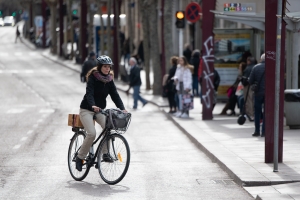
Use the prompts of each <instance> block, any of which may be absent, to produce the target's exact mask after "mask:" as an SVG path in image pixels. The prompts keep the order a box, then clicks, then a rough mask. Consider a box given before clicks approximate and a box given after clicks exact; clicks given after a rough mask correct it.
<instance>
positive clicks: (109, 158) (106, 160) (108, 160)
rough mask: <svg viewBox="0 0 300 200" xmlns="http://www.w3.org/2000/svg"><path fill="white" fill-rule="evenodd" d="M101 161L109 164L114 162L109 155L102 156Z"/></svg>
mask: <svg viewBox="0 0 300 200" xmlns="http://www.w3.org/2000/svg"><path fill="white" fill-rule="evenodd" d="M102 159H103V161H104V162H110V163H112V162H114V161H113V159H112V158H111V156H110V155H109V153H105V154H103V155H102Z"/></svg>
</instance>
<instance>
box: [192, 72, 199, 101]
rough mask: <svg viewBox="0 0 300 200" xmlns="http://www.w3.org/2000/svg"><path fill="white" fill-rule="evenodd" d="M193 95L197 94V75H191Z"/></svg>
mask: <svg viewBox="0 0 300 200" xmlns="http://www.w3.org/2000/svg"><path fill="white" fill-rule="evenodd" d="M193 95H194V96H199V83H198V77H197V76H193Z"/></svg>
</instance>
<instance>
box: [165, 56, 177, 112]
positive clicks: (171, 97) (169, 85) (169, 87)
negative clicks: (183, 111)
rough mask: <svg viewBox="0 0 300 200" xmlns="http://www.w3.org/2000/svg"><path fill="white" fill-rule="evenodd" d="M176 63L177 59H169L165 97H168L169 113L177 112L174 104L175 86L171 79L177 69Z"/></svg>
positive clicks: (173, 57) (174, 57)
mask: <svg viewBox="0 0 300 200" xmlns="http://www.w3.org/2000/svg"><path fill="white" fill-rule="evenodd" d="M177 62H178V57H176V56H172V57H171V59H170V63H171V65H172V66H171V68H170V70H169V76H168V79H167V97H168V101H169V108H170V110H169V113H176V112H177V106H176V102H175V94H176V86H175V84H174V79H173V77H174V76H175V73H176V69H177Z"/></svg>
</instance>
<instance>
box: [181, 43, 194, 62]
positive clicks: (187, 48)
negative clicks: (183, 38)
mask: <svg viewBox="0 0 300 200" xmlns="http://www.w3.org/2000/svg"><path fill="white" fill-rule="evenodd" d="M183 56H184V57H186V59H187V61H188V63H190V60H191V57H192V50H191V45H190V44H189V43H186V44H185V45H184V50H183Z"/></svg>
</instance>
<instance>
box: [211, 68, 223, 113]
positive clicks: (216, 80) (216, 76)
mask: <svg viewBox="0 0 300 200" xmlns="http://www.w3.org/2000/svg"><path fill="white" fill-rule="evenodd" d="M220 82H221V78H220V75H219V72H218V71H217V70H216V69H215V68H214V100H213V107H212V111H213V110H214V108H215V106H216V104H217V97H218V88H219V85H220Z"/></svg>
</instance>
